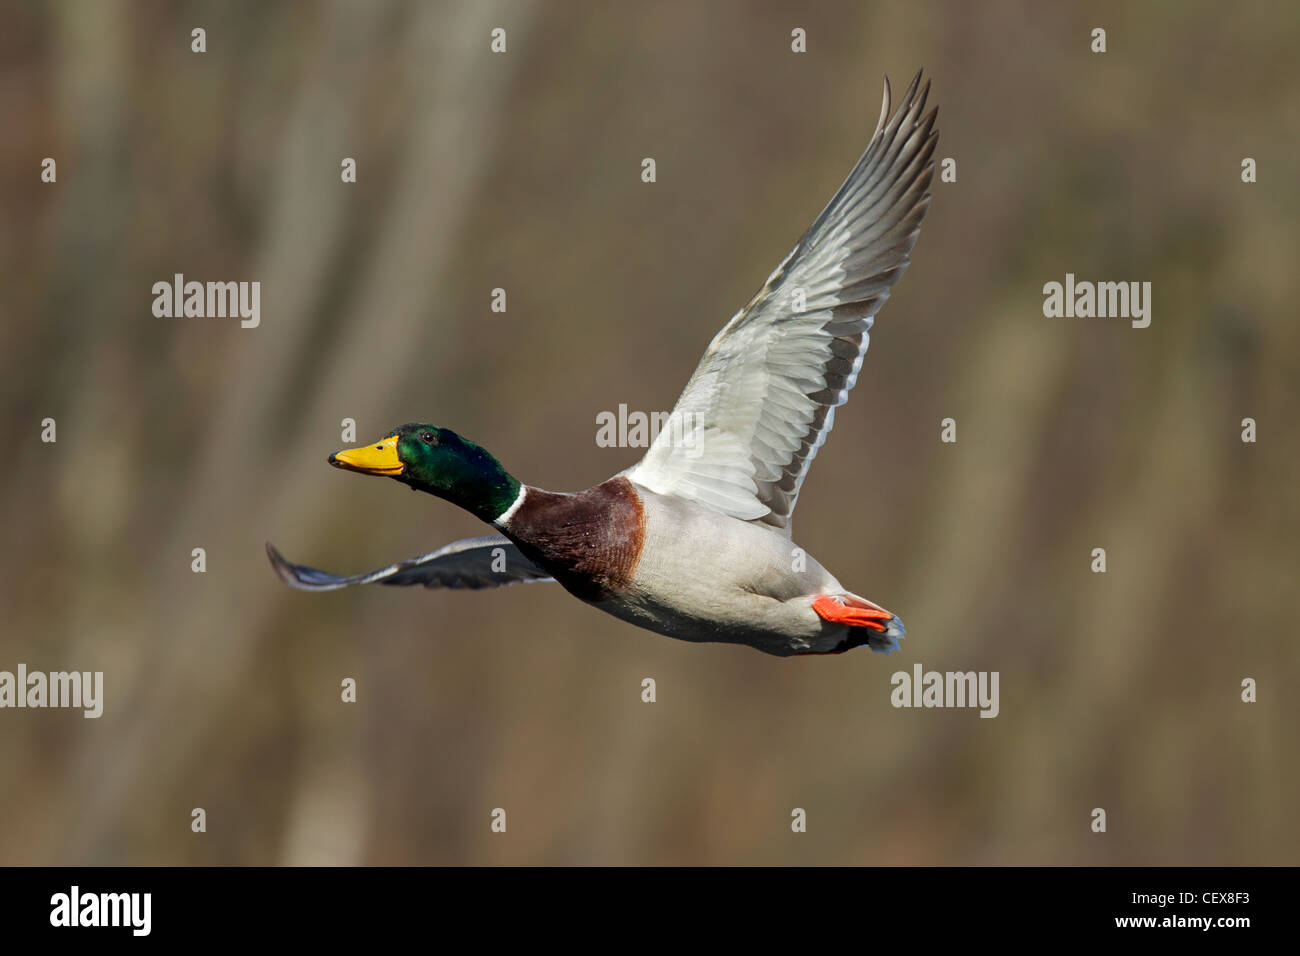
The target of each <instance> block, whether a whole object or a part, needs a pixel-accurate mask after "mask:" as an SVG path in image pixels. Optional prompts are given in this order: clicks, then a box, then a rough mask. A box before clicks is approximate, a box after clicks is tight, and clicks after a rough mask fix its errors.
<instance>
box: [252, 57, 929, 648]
mask: <svg viewBox="0 0 1300 956" xmlns="http://www.w3.org/2000/svg"><path fill="white" fill-rule="evenodd" d="M929 87H930V84H929V82H928V81H927V82H926V84H925V86H924V87H922V86H921V74H920V73H918V74H917V76H916V78H915V79H914V80H913V81H912V84H911V86H910V87H909V88H908V90H907V93H906V95H905V96H904V98H903V103H902V105H901V106H900V107H899V108H898V111H897V112H896V113H894V114H893V117H892V118H890V117H889V107H890V91H889V81H888V79H886V80H885V89H884V96H883V100H882V103H881V110H880V120H879V122H878V123H877V124H876V130H875V133H874V134H873V135H872V137H871V142H870V143H869V144H868V146H867V148H866V151H865V152H864V153H863V154H862V156H861V158H860V159H859V160H858V162H857V165H855V166H854V167H853V171H852V172H851V173H849V176H848V178H847V179H846V180H845V181H844V184H843V185H842V186H840V188H839V190H838V191H837V192H836V193H835V195H834V196H833V197H831V200H830V202H829V203H828V204H827V206H826V208H825V209H823V210H822V212H821V215H819V216H818V217H817V218H816V220H814V222H813V224H812V225H811V226H810V227H809V228H808V231H807V232H806V233H804V236H803V238H802V239H800V240H799V242H798V243H797V244H796V245H795V247H794V249H793V250H791V252H790V254H789V255H787V256H786V257H785V259H783V260H782V261H781V264H780V265H779V266H777V267H776V271H775V272H773V273H772V274H771V275H770V276H769V277H768V279H767V281H766V282H765V283H764V284H763V287H762V288H761V289H760V290H759V291H758V293H757V294H756V295H755V296H754V297H753V298H752V299H751V300H750V302H749V304H748V305H746V306H745V308H743V309H741V310H740V311H739V312H737V313H736V315H735V316H734V317H733V318H732V319H731V321H730V322H728V323H727V324H726V326H725V327H724V328H723V329H722V331H721V332H719V333H718V334H717V335H716V336H715V337H714V339H713V341H712V343H711V344H710V345H709V347H708V349H707V350H706V351H705V353H704V358H703V359H701V360H700V364H699V366H698V367H697V368H696V370H695V374H694V375H692V376H691V379H690V381H689V382H688V383H687V385H686V389H685V391H683V392H682V395H681V397H680V398H679V399H678V401H677V405H676V406H675V407H674V409H673V411H672V413H671V415H670V416H669V418H668V419H667V422H666V423H665V425H664V427H662V428H661V430H660V431H659V433H658V435H657V436H656V437H655V439H654V441H653V442H652V443H651V444H650V447H649V448H648V450H647V452H646V455H645V457H644V458H642V459H641V461H639V462H638V463H637V464H635V465H633V466H632V467H631V468H628V469H627V470H625V471H622V472H620V473H619V474H617V475H615V476H614V477H613V478H610V479H609V480H608V481H604V482H601V483H600V484H598V485H594V486H593V487H591V488H588V489H587V490H586V491H580V492H577V493H561V492H553V491H543V490H542V489H540V488H534V487H532V486H530V485H525V484H523V483H522V482H520V481H519V480H518V479H517V478H515V477H514V476H513V475H511V474H510V473H509V472H507V471H506V470H505V469H504V468H503V467H502V466H501V464H500V463H499V462H498V461H497V460H496V458H494V457H493V456H492V455H491V454H489V453H488V452H487V451H486V450H485V449H484V448H482V447H481V446H479V445H477V444H475V443H474V442H472V441H469V440H468V439H466V438H462V437H461V436H460V435H458V434H456V433H455V432H453V431H452V430H451V429H448V428H441V427H439V426H437V425H430V424H422V423H414V424H407V425H402V426H400V427H398V428H395V429H393V430H392V431H390V432H389V433H388V434H387V435H386V436H384V437H383V438H381V439H380V440H379V441H376V442H373V443H371V444H369V445H364V446H358V447H353V448H348V449H344V450H343V451H339V452H336V453H334V454H332V455H330V456H329V459H328V461H329V463H330V464H331V465H334V466H335V467H337V468H342V469H345V470H347V471H355V472H359V473H361V474H365V475H383V476H386V477H389V478H393V479H395V480H396V481H400V482H402V483H403V484H406V485H409V486H410V487H411V488H414V489H417V490H419V491H424V492H428V493H429V494H432V495H436V496H438V497H440V498H445V499H446V500H448V501H450V502H451V503H453V504H456V505H459V506H460V507H462V508H464V509H465V510H467V511H469V512H470V513H471V514H473V515H476V516H477V517H478V518H480V519H481V520H483V521H484V522H486V523H488V524H490V525H492V526H493V527H494V528H495V529H496V533H494V534H490V535H486V536H484V537H480V538H469V539H466V540H463V541H456V542H453V543H452V544H448V545H446V546H445V547H442V548H439V549H438V550H436V551H432V552H430V553H428V554H424V555H420V556H419V557H415V558H410V559H408V560H405V561H399V562H397V563H396V564H391V565H389V566H387V567H384V568H380V569H378V570H376V571H371V572H369V573H368V574H358V575H353V576H349V577H343V576H339V575H334V574H328V573H326V572H324V571H318V570H316V569H314V568H309V567H305V566H302V565H297V564H291V563H290V562H288V561H287V560H285V558H284V557H283V556H282V555H281V554H280V553H279V552H278V551H277V550H276V549H275V548H274V547H272V546H271V545H270V544H268V545H267V553H268V555H269V557H270V559H271V564H272V566H273V567H274V568H275V570H276V572H277V573H278V574H279V576H280V577H281V578H282V579H283V580H284V581H285V582H286V583H288V584H290V585H292V586H293V587H296V588H301V589H303V590H307V591H329V590H334V589H337V588H343V587H347V586H349V585H354V584H376V583H377V584H392V585H411V584H422V585H424V586H425V587H429V588H473V589H478V588H488V587H497V586H500V585H506V584H514V583H517V582H522V581H558V582H559V583H560V584H561V585H562V586H563V587H564V588H565V589H566V590H567V591H569V593H571V594H572V595H574V596H575V597H577V598H578V599H579V600H582V601H584V602H586V603H588V604H590V605H592V606H593V607H596V608H599V609H600V610H602V611H605V612H606V613H608V614H612V615H614V616H615V617H617V618H620V619H622V620H624V621H628V622H630V623H632V624H636V625H638V626H640V627H643V628H646V629H648V630H651V631H655V632H657V633H659V634H664V635H667V636H669V637H675V638H678V639H680V640H685V641H696V642H706V641H717V642H725V643H730V644H747V645H749V646H750V647H753V648H756V649H758V650H760V651H763V652H765V653H768V654H775V655H778V656H783V657H785V656H791V655H802V654H838V653H841V652H843V651H846V650H849V649H850V648H854V647H860V646H862V645H867V646H869V647H870V648H871V649H872V650H873V651H877V652H882V653H889V652H890V651H893V650H896V649H897V648H898V641H899V639H900V638H901V637H903V635H904V633H905V632H904V629H903V622H902V621H901V620H899V618H898V617H897V616H896V615H894V614H892V613H890V612H889V611H887V610H885V609H884V608H883V607H881V606H880V605H878V604H875V603H873V602H872V601H869V600H867V599H866V598H864V597H862V596H860V595H858V594H855V593H853V592H852V591H850V590H848V589H847V588H845V587H844V586H843V585H842V584H840V582H839V581H838V580H836V579H835V576H834V575H832V574H831V573H830V572H829V571H827V570H826V569H825V568H824V567H822V566H821V564H819V563H818V562H817V561H816V560H815V559H814V558H813V557H812V556H811V555H808V554H807V553H806V552H805V551H803V550H802V549H801V548H799V547H798V546H796V545H795V543H794V541H793V539H792V537H791V529H790V520H791V516H792V515H793V513H794V506H795V502H796V501H797V500H798V498H799V489H800V487H801V486H802V485H803V481H804V478H805V477H806V476H807V474H808V468H809V466H810V465H811V464H812V461H813V459H814V458H815V457H816V456H817V452H818V450H819V449H820V448H821V447H822V445H823V444H824V443H825V441H826V436H827V435H828V434H830V430H831V426H832V424H833V423H834V420H835V409H836V408H837V407H839V406H840V405H842V404H844V402H845V401H846V400H847V398H848V394H849V390H850V389H851V388H853V384H854V382H855V381H856V380H857V377H858V371H859V369H860V368H861V367H862V359H863V357H864V356H865V354H866V351H867V344H868V341H869V332H870V330H871V326H872V324H873V322H874V320H875V315H876V313H877V312H878V311H879V310H880V307H881V306H882V305H883V304H884V302H885V300H886V299H887V298H888V297H889V291H890V288H891V287H892V286H893V285H894V283H895V282H897V281H898V279H899V277H900V276H902V274H903V272H904V270H905V269H906V268H907V265H908V262H909V258H908V256H909V253H910V252H911V250H912V247H913V245H914V244H915V243H916V238H917V235H918V233H919V232H920V228H921V220H922V219H924V217H925V213H926V210H927V209H928V208H929V205H930V194H929V192H928V189H929V186H930V181H931V178H932V175H933V171H934V163H933V162H932V156H933V154H934V149H935V144H936V142H937V140H938V133H937V131H936V130H935V129H934V123H935V115H936V112H937V107H936V108H932V109H931V110H930V111H929V112H925V101H926V96H927V94H928V92H929Z"/></svg>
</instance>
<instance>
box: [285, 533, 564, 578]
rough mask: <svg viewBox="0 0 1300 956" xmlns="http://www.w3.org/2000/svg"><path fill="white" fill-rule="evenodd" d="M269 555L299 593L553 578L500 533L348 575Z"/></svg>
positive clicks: (445, 546)
mask: <svg viewBox="0 0 1300 956" xmlns="http://www.w3.org/2000/svg"><path fill="white" fill-rule="evenodd" d="M266 554H267V556H268V557H269V558H270V559H271V566H272V567H273V568H275V573H276V574H278V575H279V576H280V579H281V580H282V581H284V583H285V584H288V585H289V586H290V587H295V588H298V589H299V590H301V591H337V590H338V589H339V588H345V587H348V586H350V585H353V584H376V583H378V584H393V585H411V584H422V585H424V586H425V587H426V588H469V589H472V590H479V589H480V588H494V587H500V586H501V585H505V584H517V583H519V582H521V581H550V580H552V578H551V576H550V575H549V574H547V573H546V572H545V571H543V570H542V569H541V568H539V567H538V566H537V565H535V564H533V562H531V561H529V560H528V559H527V558H526V557H524V556H523V554H522V553H521V552H520V551H519V549H518V548H517V547H515V545H514V543H513V542H512V541H511V540H510V539H509V538H506V537H505V536H504V535H499V534H490V535H485V536H483V537H481V538H465V539H463V540H461V541H453V542H452V543H451V544H448V545H444V546H443V547H441V548H439V549H438V550H437V551H430V552H429V553H428V554H422V555H420V556H418V557H414V558H407V559H406V560H405V561H398V562H396V563H395V564H390V565H388V566H387V567H383V568H379V569H378V570H375V571H368V572H366V573H365V574H353V575H350V576H347V577H344V576H341V575H337V574H330V573H328V572H326V571H318V570H317V569H316V568H309V567H306V566H305V565H301V564H292V563H290V562H289V561H287V560H285V558H284V555H282V554H280V552H279V551H277V550H276V549H275V548H274V547H273V546H272V545H271V544H269V543H268V544H267V546H266ZM496 568H501V569H502V570H495V569H496Z"/></svg>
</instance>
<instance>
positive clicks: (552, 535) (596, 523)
mask: <svg viewBox="0 0 1300 956" xmlns="http://www.w3.org/2000/svg"><path fill="white" fill-rule="evenodd" d="M508 533H509V535H510V537H511V538H513V539H514V540H515V542H516V543H517V544H518V545H519V549H520V550H521V551H523V552H524V554H526V555H527V556H528V557H529V558H530V559H531V560H533V561H535V562H536V563H537V564H539V565H541V566H542V567H543V568H545V569H546V570H547V571H549V572H550V573H551V574H552V575H553V576H554V578H555V580H557V581H559V582H560V584H562V585H564V587H565V588H566V589H568V590H569V591H570V592H571V593H572V594H574V595H575V596H577V597H579V598H582V599H583V600H584V601H600V600H602V599H604V598H606V597H609V596H610V595H611V594H612V593H615V592H617V591H619V590H621V589H623V588H625V587H626V586H627V585H628V584H629V583H630V582H631V580H632V575H633V572H635V570H636V565H637V561H638V560H640V557H641V548H642V546H643V545H644V544H645V510H644V508H643V507H642V504H641V497H640V496H639V495H638V494H637V493H636V490H635V489H634V488H633V487H632V483H631V482H629V481H628V480H627V479H626V478H611V479H610V480H609V481H606V482H602V483H601V484H599V485H596V486H595V487H592V488H588V489H587V490H586V491H581V492H578V493H577V494H559V493H556V492H551V491H540V490H538V489H536V488H529V489H528V493H527V495H525V497H524V500H523V503H522V504H521V505H520V506H519V509H518V510H517V511H516V512H515V513H514V515H513V516H512V517H511V519H510V525H509V528H508Z"/></svg>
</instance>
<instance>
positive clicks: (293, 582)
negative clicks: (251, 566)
mask: <svg viewBox="0 0 1300 956" xmlns="http://www.w3.org/2000/svg"><path fill="white" fill-rule="evenodd" d="M266 556H267V558H268V559H270V562H271V570H273V571H274V572H275V576H276V577H278V578H279V579H280V580H281V581H283V582H284V583H285V584H287V585H289V586H290V587H296V586H297V584H298V581H297V579H296V578H295V577H294V576H293V572H292V570H291V567H290V564H289V562H288V561H287V560H285V557H284V555H282V554H281V553H280V552H279V551H278V550H276V547H275V545H273V544H272V543H271V542H270V541H268V542H266Z"/></svg>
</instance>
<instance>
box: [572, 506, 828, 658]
mask: <svg viewBox="0 0 1300 956" xmlns="http://www.w3.org/2000/svg"><path fill="white" fill-rule="evenodd" d="M637 490H638V492H639V493H640V495H641V498H642V502H643V506H644V509H645V541H644V544H643V546H642V548H641V554H640V556H639V559H638V561H637V563H636V567H635V569H634V570H633V573H632V575H631V579H630V580H629V581H628V582H627V583H626V584H625V585H624V586H623V587H620V588H619V589H617V591H615V592H614V593H611V594H608V595H605V596H603V597H602V599H601V600H597V601H593V602H591V603H592V604H593V605H594V606H595V607H598V608H600V609H601V610H602V611H605V612H606V613H608V614H612V615H613V616H614V617H617V618H620V619H622V620H624V621H628V622H629V623H632V624H636V625H638V626H640V627H644V628H647V629H649V630H651V631H655V632H656V633H659V634H664V635H666V636H668V637H675V638H678V639H680V640H685V641H697V642H722V643H729V644H748V645H750V646H751V647H755V648H757V649H758V650H761V651H764V652H766V653H769V654H776V655H780V656H788V655H792V654H800V653H805V652H808V651H821V650H830V649H832V648H834V647H836V646H838V645H839V644H840V643H841V642H842V641H843V640H844V638H845V637H846V636H847V633H848V631H849V628H847V627H845V626H844V625H841V624H832V623H830V622H827V621H824V620H822V618H820V617H819V616H818V615H817V613H816V612H815V611H813V609H812V601H813V599H814V598H815V597H816V596H817V595H819V594H840V593H843V591H844V589H843V587H842V586H841V585H840V583H839V582H838V581H837V580H835V578H834V576H832V575H831V574H830V572H828V571H827V570H826V569H825V568H824V567H822V566H821V564H819V563H818V562H817V561H816V559H814V558H813V557H812V556H811V555H808V554H807V553H805V552H804V551H803V550H802V549H801V548H799V547H798V546H797V545H796V544H794V542H792V541H791V540H790V539H789V538H788V537H786V536H785V535H784V534H783V533H781V532H779V531H777V530H775V529H773V528H769V527H767V526H766V525H758V524H753V523H751V522H748V521H740V520H738V519H736V518H730V517H728V516H726V515H723V514H719V513H718V512H715V511H712V510H711V509H708V508H704V507H701V506H700V505H697V504H693V503H691V502H687V501H682V500H680V499H676V498H671V497H668V496H662V495H657V494H655V493H654V492H651V491H648V490H645V489H641V488H638V489H637Z"/></svg>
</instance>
